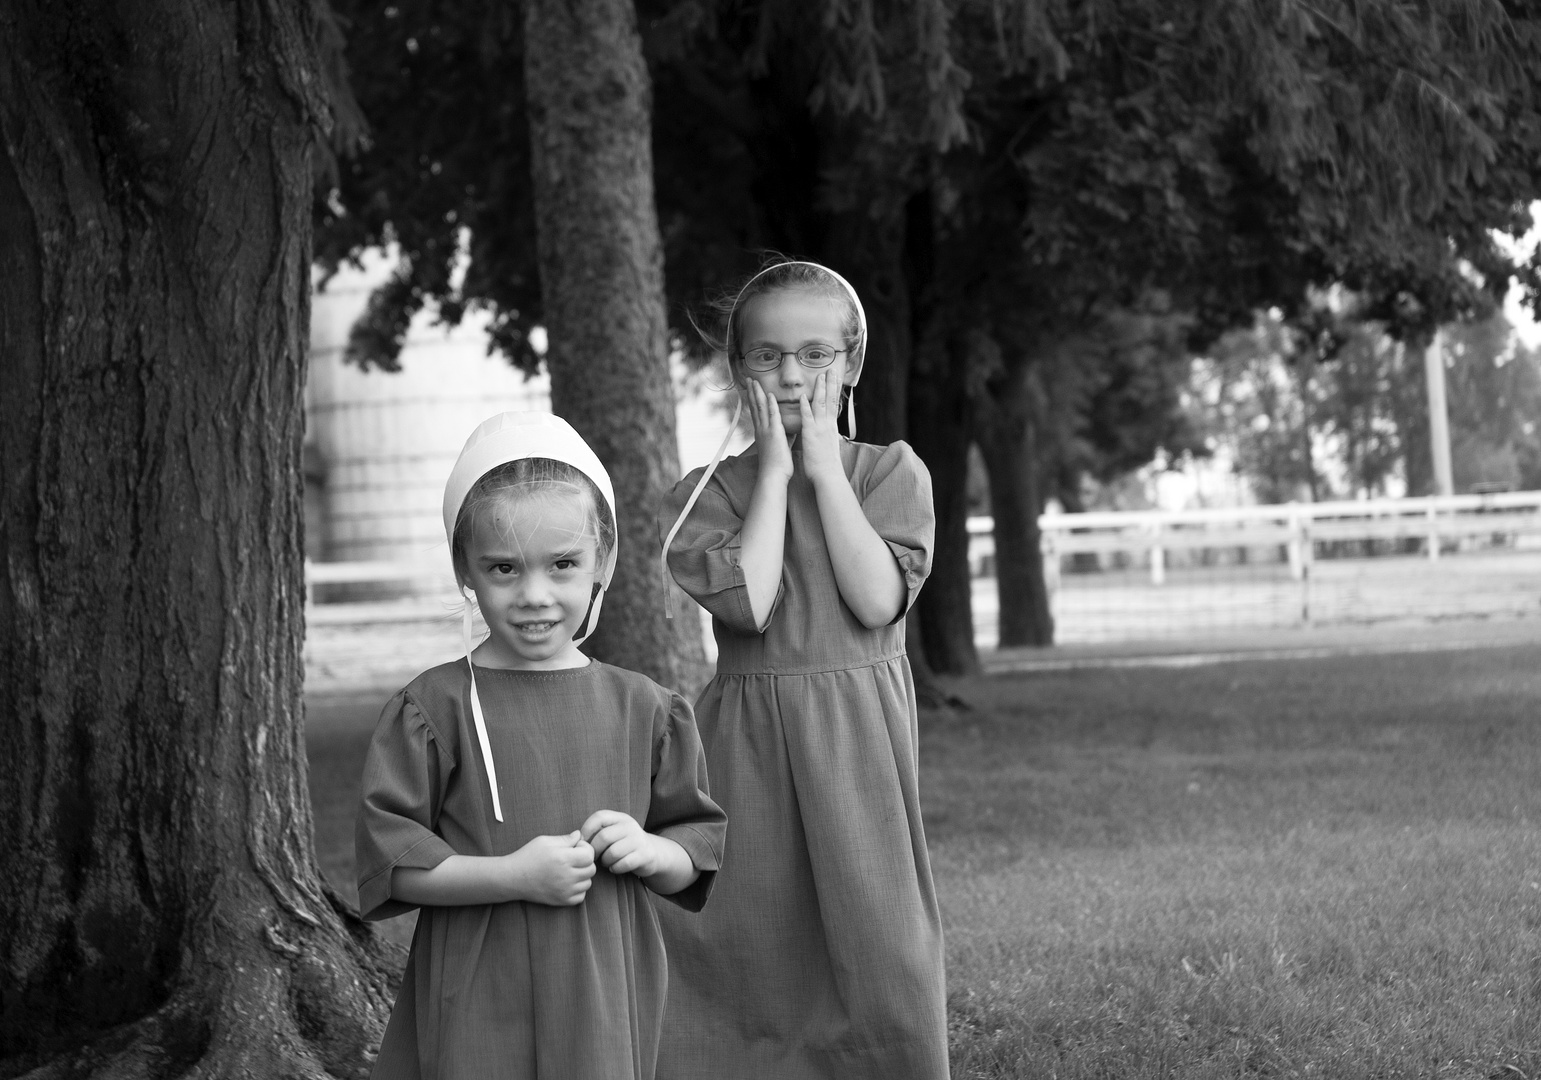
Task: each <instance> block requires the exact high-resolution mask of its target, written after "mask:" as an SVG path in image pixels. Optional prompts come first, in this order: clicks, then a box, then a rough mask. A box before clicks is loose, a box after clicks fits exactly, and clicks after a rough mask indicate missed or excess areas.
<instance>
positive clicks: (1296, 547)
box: [1284, 503, 1305, 581]
mask: <svg viewBox="0 0 1541 1080" xmlns="http://www.w3.org/2000/svg"><path fill="white" fill-rule="evenodd" d="M1285 524H1286V525H1287V526H1288V527H1289V532H1290V538H1289V542H1288V543H1286V544H1285V545H1284V549H1285V552H1286V553H1287V555H1288V557H1289V564H1290V579H1291V580H1292V581H1299V580H1300V578H1301V575H1302V574H1304V573H1305V554H1304V552H1303V551H1302V550H1301V547H1300V537H1301V535H1302V528H1303V526H1302V523H1301V516H1300V511H1299V510H1298V509H1297V508H1296V507H1295V504H1294V503H1290V512H1289V517H1287V518H1285Z"/></svg>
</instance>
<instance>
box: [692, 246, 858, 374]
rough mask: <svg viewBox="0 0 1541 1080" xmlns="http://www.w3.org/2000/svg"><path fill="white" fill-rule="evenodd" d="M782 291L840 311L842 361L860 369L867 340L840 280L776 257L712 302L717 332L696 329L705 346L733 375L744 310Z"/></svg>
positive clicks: (740, 344) (807, 264)
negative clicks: (802, 294)
mask: <svg viewBox="0 0 1541 1080" xmlns="http://www.w3.org/2000/svg"><path fill="white" fill-rule="evenodd" d="M786 290H797V291H800V292H807V293H812V294H813V295H815V296H818V297H821V298H823V299H827V300H830V301H832V302H834V303H835V304H836V305H837V306H838V307H839V308H840V310H841V319H840V328H841V333H842V334H843V335H844V338H845V340H844V341H843V342H841V344H842V346H843V347H844V349H845V350H846V357H847V360H846V362H847V364H849V365H850V366H851V368H852V369H853V370H860V367H861V362H862V360H863V359H864V357H865V354H866V351H867V341H866V336H865V335H864V334H863V333H862V318H861V314H860V312H858V311H857V309H856V301H855V299H854V298H853V297H852V296H851V293H850V291H849V290H848V289H847V288H846V286H845V285H844V284H842V283H841V281H840V279H839V278H837V277H835V275H834V274H832V273H831V272H830V271H829V270H828V269H826V268H825V267H823V266H820V265H819V264H818V263H811V262H801V261H799V260H795V259H787V258H782V257H779V256H778V257H776V258H775V259H774V260H772V261H771V262H769V263H767V264H766V265H765V266H764V267H762V268H761V269H760V270H758V271H756V272H755V273H753V274H751V275H749V277H747V278H745V279H744V282H743V284H741V285H740V286H739V287H738V289H736V290H735V291H733V292H731V293H724V294H723V295H722V296H720V297H718V298H717V299H716V300H714V301H712V303H711V305H710V311H711V313H712V314H713V315H714V316H715V317H716V318H715V321H716V323H717V325H718V327H720V329H718V330H717V331H715V332H713V331H709V330H704V329H702V328H701V327H700V326H697V327H696V329H697V331H698V332H699V333H700V334H701V337H702V339H703V340H704V341H705V342H706V344H707V345H708V347H710V348H712V349H714V350H716V351H718V352H721V353H724V354H726V356H727V358H728V364H729V365H730V367H731V368H732V370H733V371H734V373H735V375H737V373H738V371H739V368H738V363H739V361H740V360H742V359H743V322H744V308H745V307H746V306H747V305H748V303H749V301H751V300H753V299H754V298H755V297H757V296H764V295H765V294H766V293H774V292H782V291H786Z"/></svg>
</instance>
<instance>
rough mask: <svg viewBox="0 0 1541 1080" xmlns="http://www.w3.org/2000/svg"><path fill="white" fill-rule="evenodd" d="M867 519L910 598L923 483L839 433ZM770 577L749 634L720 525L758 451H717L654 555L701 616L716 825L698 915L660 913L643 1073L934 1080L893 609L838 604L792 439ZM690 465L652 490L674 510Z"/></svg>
mask: <svg viewBox="0 0 1541 1080" xmlns="http://www.w3.org/2000/svg"><path fill="white" fill-rule="evenodd" d="M841 456H842V459H843V461H844V464H845V471H846V474H847V476H849V477H850V481H851V486H852V488H853V489H854V490H855V492H856V495H857V497H858V499H860V501H861V505H862V509H863V511H864V513H865V514H866V517H867V520H868V521H869V522H871V524H872V526H873V528H874V530H875V531H876V532H877V534H878V535H879V536H880V537H882V538H883V540H885V541H886V542H887V543H888V547H889V549H890V550H891V551H892V552H893V554H894V558H895V559H896V560H897V562H898V565H899V567H900V569H901V570H902V572H903V574H904V580H905V583H906V585H907V587H908V601H907V603H906V606H908V602H909V601H913V600H914V597H915V594H916V593H917V592H918V591H919V589H920V586H921V583H922V582H923V581H924V580H925V577H926V574H927V572H928V570H929V568H930V558H931V545H932V536H933V531H934V528H935V524H934V515H933V512H932V504H931V481H930V477H929V475H928V474H927V472H926V468H925V466H924V465H923V464H922V463H921V462H920V460H919V459H918V458H917V457H916V456H915V453H914V452H913V451H912V450H911V449H910V448H909V447H908V446H907V445H905V444H904V443H894V444H893V445H891V446H887V447H882V446H870V445H866V444H862V443H849V442H847V443H843V444H842V450H841ZM794 458H795V465H796V470H795V472H794V475H793V477H792V479H791V482H790V484H789V487H788V492H787V532H786V546H785V558H784V567H783V571H782V582H781V592H780V595H779V597H778V599H777V601H776V606H775V608H774V610H773V612H772V615H771V618H770V621H769V623H768V624H767V626H766V628H765V630H764V632H763V633H760V632H757V631H756V629H755V626H754V618H753V616H752V615H751V614H750V610H749V600H748V595H747V592H746V589H745V585H744V574H743V570H742V568H741V566H740V560H739V532H740V529H741V527H742V523H743V518H744V515H745V514H746V513H747V512H748V508H749V499H750V495H751V493H752V492H753V490H754V484H755V478H756V476H757V471H758V466H759V460H758V456H757V454H756V453H755V451H754V450H750V451H749V452H748V453H746V454H744V455H741V456H739V457H735V458H729V459H727V460H726V461H724V462H723V463H722V465H721V467H720V468H719V469H718V470H717V472H716V473H715V474H714V475H713V477H712V479H711V481H710V483H709V484H708V485H707V487H706V489H705V490H704V491H703V492H702V494H701V498H700V501H699V502H697V504H696V506H695V508H694V509H692V511H691V513H690V517H689V518H687V519H686V521H685V524H684V525H683V526H682V527H681V529H680V532H679V535H678V536H677V537H676V538H675V542H674V544H673V545H672V546H671V548H670V551H669V567H670V570H671V571H672V572H673V574H674V577H675V580H676V581H678V582H679V584H680V585H681V586H682V587H683V588H684V589H685V591H686V592H688V593H689V594H690V595H691V596H693V597H695V599H696V600H697V601H698V602H699V603H700V604H701V605H702V606H704V607H705V608H706V609H707V610H708V611H709V612H711V614H712V617H713V621H712V626H713V631H714V633H715V635H716V638H717V645H718V649H719V656H718V661H717V674H716V676H715V677H714V678H713V679H712V681H711V683H710V684H709V685H708V686H707V688H706V690H705V691H704V692H703V693H702V695H701V699H700V701H698V702H697V704H696V715H697V721H698V723H699V725H700V729H701V738H702V742H703V744H704V746H705V748H706V758H707V767H708V769H709V770H710V772H711V777H712V790H713V793H714V797H715V798H716V799H717V800H718V802H720V803H721V804H722V806H723V809H725V810H726V811H727V813H728V819H729V821H731V822H732V829H731V834H730V836H729V839H728V843H727V848H726V850H725V852H724V861H723V865H722V869H721V872H720V873H719V874H718V880H717V885H716V892H715V893H714V894H713V897H712V906H711V908H710V910H708V911H705V912H702V913H701V915H700V916H696V917H689V916H683V915H681V914H680V913H676V912H669V911H661V912H660V915H661V919H662V922H663V926H664V937H665V940H666V942H667V943H668V947H669V970H670V981H669V1001H668V1008H667V1012H666V1015H665V1020H664V1032H663V1042H662V1044H661V1047H660V1052H659V1064H658V1076H659V1078H660V1080H697V1078H700V1080H707V1078H710V1080H733V1078H743V1080H749V1078H754V1080H782V1078H785V1080H811V1078H819V1077H828V1078H836V1077H838V1078H841V1080H860V1078H867V1077H871V1078H874V1080H876V1078H880V1077H881V1078H883V1080H908V1078H913V1080H937V1078H939V1077H945V1076H946V1075H947V1071H948V1067H947V1019H946V986H945V980H944V978H943V972H942V933H941V921H940V918H939V915H938V911H937V903H936V893H935V890H934V888H933V886H932V881H931V868H930V862H929V859H928V856H927V853H926V841H925V835H924V833H923V832H922V829H921V820H920V800H919V796H918V792H917V782H916V754H917V744H918V737H917V732H916V718H915V692H914V683H913V681H912V679H911V675H910V667H909V661H908V660H907V659H906V658H905V653H904V622H903V619H902V617H901V618H899V619H896V620H895V622H894V623H893V624H891V625H889V626H885V627H882V628H881V629H878V630H868V629H867V628H866V627H864V626H862V625H861V623H860V622H859V621H857V619H856V617H855V616H854V615H853V614H852V613H851V611H850V609H849V608H847V607H846V605H845V603H844V602H843V601H842V600H841V599H840V595H839V591H838V589H837V587H836V585H835V576H834V568H833V566H832V565H831V563H830V559H829V554H828V550H827V548H826V546H825V543H824V533H823V529H822V526H821V524H820V520H819V513H818V508H817V505H816V503H815V500H814V493H813V487H812V484H811V483H810V481H809V480H808V477H807V475H806V474H805V473H804V472H803V470H802V460H801V456H800V455H797V454H795V453H794ZM698 478H699V471H698V472H696V473H692V474H691V475H690V476H687V477H686V478H685V479H684V480H682V481H681V482H680V484H679V485H678V486H677V487H675V489H674V491H673V492H672V494H671V496H670V497H669V498H668V499H666V500H665V508H664V511H663V514H662V515H661V519H660V520H661V522H662V524H663V526H664V527H665V528H667V527H668V526H669V525H671V524H673V521H674V518H675V516H677V515H678V513H679V511H680V509H681V507H683V505H684V503H685V500H686V498H687V497H688V495H689V493H690V491H691V490H692V489H693V488H694V486H695V483H696V480H697V479H698Z"/></svg>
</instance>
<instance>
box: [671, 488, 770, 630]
mask: <svg viewBox="0 0 1541 1080" xmlns="http://www.w3.org/2000/svg"><path fill="white" fill-rule="evenodd" d="M702 471H703V470H701V469H696V470H695V471H694V472H692V473H690V475H688V476H686V477H685V479H683V480H681V481H680V482H679V483H678V484H675V485H674V489H673V490H672V491H670V492H669V494H668V495H667V496H665V497H664V504H663V509H662V510H661V511H660V512H659V516H658V537H659V540H660V541H662V540H665V539H667V538H668V535H669V530H670V529H671V528H673V527H674V523H675V521H677V520H678V519H679V515H680V512H681V511H682V510H684V508H685V503H686V502H687V501H688V500H689V499H690V493H691V492H692V491H694V490H695V488H696V482H697V481H699V480H700V479H701V473H702ZM743 528H744V520H743V518H742V517H741V516H740V515H739V512H738V511H737V510H735V509H734V507H733V502H732V500H731V498H730V497H729V495H728V491H727V488H726V487H725V486H724V485H723V482H722V472H721V470H719V471H718V472H717V473H715V474H713V476H712V478H711V480H709V481H708V482H707V485H706V487H705V488H704V489H703V490H702V492H701V497H700V498H699V499H697V500H696V504H695V506H693V507H691V508H690V515H689V516H688V517H686V518H685V520H684V521H683V522H681V523H680V530H679V532H678V533H677V534H676V535H675V537H674V542H673V543H672V544H670V545H669V551H668V563H669V572H670V573H671V574H673V575H674V580H675V581H677V582H679V586H680V588H682V589H684V590H685V591H686V592H687V593H689V594H690V595H691V597H692V598H693V599H694V600H695V602H696V603H698V604H700V605H701V606H702V607H704V608H705V609H706V610H707V611H709V612H711V614H712V617H713V618H715V619H717V621H718V622H721V623H722V624H723V625H725V626H727V627H729V628H731V629H733V630H735V631H737V632H738V633H740V634H758V633H761V627H759V626H758V625H756V623H755V618H754V612H753V611H752V610H750V607H749V587H748V585H746V584H745V582H744V566H743V562H742V547H741V545H740V543H739V536H740V533H741V532H742V531H743ZM782 592H783V589H782V587H779V586H778V587H777V589H776V599H775V602H774V603H772V604H771V610H770V614H769V615H767V616H766V618H765V622H766V624H767V625H769V623H770V620H771V619H772V618H773V617H774V616H775V614H776V609H777V608H778V607H780V606H781V596H782Z"/></svg>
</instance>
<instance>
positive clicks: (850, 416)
mask: <svg viewBox="0 0 1541 1080" xmlns="http://www.w3.org/2000/svg"><path fill="white" fill-rule="evenodd" d="M787 266H811V267H814V268H815V269H818V270H822V271H823V272H824V273H826V274H828V275H829V276H830V277H832V278H833V279H834V280H835V281H837V282H839V283H840V287H841V288H843V289H844V290H845V291H846V295H847V296H849V297H850V298H851V306H852V307H854V308H855V309H856V348H855V350H853V351H854V352H855V353H856V363H855V365H854V366H852V365H850V364H847V365H846V375H847V376H849V377H848V378H847V380H846V383H845V385H846V386H849V387H853V388H854V387H855V386H856V384H857V382H859V381H860V380H861V369H862V368H863V367H864V366H865V365H866V363H867V310H866V308H864V307H862V306H861V297H859V296H857V295H856V290H855V289H854V288H853V287H852V286H851V283H850V282H849V281H847V280H846V279H845V278H843V277H841V276H840V275H839V274H837V273H835V271H833V270H831V269H830V268H829V267H827V266H825V265H824V264H823V263H816V262H806V261H804V260H802V259H788V260H786V261H785V262H778V263H772V264H771V265H769V266H767V267H765V268H764V269H763V270H761V271H759V272H758V273H757V274H755V275H754V276H753V277H752V278H750V279H749V280H748V281H746V282H744V287H743V288H742V289H740V290H738V295H737V296H735V297H734V298H733V306H732V307H730V308H729V309H728V341H727V345H728V350H729V352H730V353H731V352H732V350H733V349H734V348H735V347H736V346H737V344H738V342H737V341H735V340H734V337H735V334H734V329H733V318H734V316H735V315H737V314H738V308H739V305H740V304H742V303H743V302H744V294H745V293H747V292H748V291H749V289H750V286H752V285H753V284H754V283H755V282H756V281H759V280H760V279H761V278H762V277H764V276H765V275H766V274H769V273H771V272H772V271H774V270H780V269H782V268H783V267H787ZM793 287H795V286H793V285H789V286H788V288H793ZM728 362H729V363H730V364H731V363H732V362H733V357H732V356H729V357H728ZM743 409H744V399H743V396H742V394H741V395H740V396H739V399H738V400H737V401H736V402H734V404H733V419H732V421H730V422H729V424H728V433H727V434H726V435H724V436H723V437H722V443H721V444H720V445H719V446H718V447H717V452H716V453H715V454H713V455H712V460H711V463H710V464H708V465H707V466H706V471H705V472H703V473H702V474H701V479H700V480H697V481H696V486H695V489H694V490H693V491H691V493H690V498H688V499H686V500H685V509H683V510H681V511H680V516H679V517H678V518H676V519H675V521H674V524H673V525H672V526H671V527H670V529H669V533H668V535H667V536H665V537H664V541H663V554H662V555H660V556H659V563H660V566H661V570H662V573H663V591H664V597H665V600H664V614H665V615H666V616H668V617H669V618H671V619H672V618H674V604H673V603H672V601H671V600H670V599H669V598H670V597H672V596H673V593H672V592H671V590H670V582H669V545H670V544H672V543H674V537H675V535H676V534H678V533H679V531H680V526H681V525H683V524H685V519H686V518H687V517H689V516H690V511H691V510H692V509H694V508H695V505H696V500H697V499H699V498H700V497H701V492H702V491H704V490H705V489H706V484H707V481H709V480H710V479H711V478H712V473H714V472H716V471H717V463H718V462H720V461H721V460H722V454H723V451H724V450H726V449H727V448H728V442H729V440H731V439H732V438H733V433H734V432H735V431H737V430H738V417H739V414H740V413H741V412H743ZM845 419H846V424H847V425H848V426H849V428H850V432H851V438H853V439H854V438H856V395H855V394H851V395H850V396H849V397H847V398H846V403H845Z"/></svg>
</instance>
